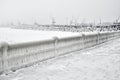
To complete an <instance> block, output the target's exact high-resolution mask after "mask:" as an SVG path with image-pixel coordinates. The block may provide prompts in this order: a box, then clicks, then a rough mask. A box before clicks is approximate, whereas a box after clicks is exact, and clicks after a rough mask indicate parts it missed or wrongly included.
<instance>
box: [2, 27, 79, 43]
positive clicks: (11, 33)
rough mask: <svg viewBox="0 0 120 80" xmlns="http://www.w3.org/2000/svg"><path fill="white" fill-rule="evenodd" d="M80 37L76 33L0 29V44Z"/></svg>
mask: <svg viewBox="0 0 120 80" xmlns="http://www.w3.org/2000/svg"><path fill="white" fill-rule="evenodd" d="M77 35H81V34H80V33H77V32H74V33H73V32H61V31H40V30H39V31H38V30H25V29H12V28H0V42H8V43H9V44H14V43H22V42H30V41H39V40H46V39H53V37H58V38H63V37H70V36H77Z"/></svg>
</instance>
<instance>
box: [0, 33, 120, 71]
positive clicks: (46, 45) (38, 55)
mask: <svg viewBox="0 0 120 80" xmlns="http://www.w3.org/2000/svg"><path fill="white" fill-rule="evenodd" d="M119 36H120V32H105V33H96V34H89V35H84V34H83V35H82V36H80V35H79V36H73V37H66V38H57V37H54V38H53V39H51V40H45V41H35V42H28V43H20V44H11V45H9V44H7V43H5V42H3V43H1V44H0V73H3V72H8V71H10V70H12V71H14V70H17V69H19V68H22V67H27V66H30V65H32V64H34V63H36V62H39V61H44V60H46V59H50V58H53V57H57V56H60V55H63V54H66V53H70V52H73V51H77V50H81V49H85V48H89V47H92V46H95V45H98V44H101V43H103V42H106V41H108V40H111V39H114V38H118V37H119Z"/></svg>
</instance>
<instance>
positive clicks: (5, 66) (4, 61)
mask: <svg viewBox="0 0 120 80" xmlns="http://www.w3.org/2000/svg"><path fill="white" fill-rule="evenodd" d="M0 48H1V52H2V65H3V72H4V73H6V72H7V69H8V64H7V51H8V43H6V42H1V43H0Z"/></svg>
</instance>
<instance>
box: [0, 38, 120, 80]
mask: <svg viewBox="0 0 120 80" xmlns="http://www.w3.org/2000/svg"><path fill="white" fill-rule="evenodd" d="M0 80H120V39H117V40H114V41H109V42H107V43H104V44H101V45H98V46H96V47H93V48H89V49H86V50H82V51H77V52H73V53H70V54H67V55H64V56H61V57H57V58H53V59H50V60H48V61H44V62H41V63H38V64H36V65H34V66H31V67H28V68H23V69H20V70H17V71H16V72H10V73H9V74H8V75H4V74H3V75H1V76H0Z"/></svg>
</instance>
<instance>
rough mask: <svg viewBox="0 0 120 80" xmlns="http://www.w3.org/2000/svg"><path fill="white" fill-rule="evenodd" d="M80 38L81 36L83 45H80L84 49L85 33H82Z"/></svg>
mask: <svg viewBox="0 0 120 80" xmlns="http://www.w3.org/2000/svg"><path fill="white" fill-rule="evenodd" d="M82 38H83V39H82V40H83V45H82V46H83V49H84V48H85V34H82Z"/></svg>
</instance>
